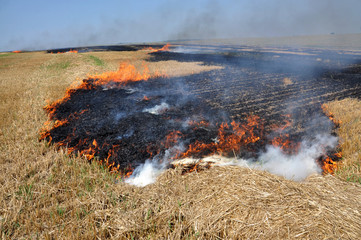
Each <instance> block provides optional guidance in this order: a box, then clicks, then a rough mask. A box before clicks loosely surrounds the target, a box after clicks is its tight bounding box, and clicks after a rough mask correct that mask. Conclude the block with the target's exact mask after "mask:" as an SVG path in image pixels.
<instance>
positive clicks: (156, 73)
mask: <svg viewBox="0 0 361 240" xmlns="http://www.w3.org/2000/svg"><path fill="white" fill-rule="evenodd" d="M162 47H163V45H147V46H120V47H116V46H112V47H110V48H109V49H107V47H106V46H103V47H96V48H79V49H77V48H71V49H70V48H69V49H57V50H56V49H55V50H49V51H48V52H20V53H7V54H3V55H1V54H0V73H1V74H0V78H1V81H0V86H1V88H0V91H1V93H2V94H1V95H0V96H1V99H2V105H1V109H2V111H0V117H1V121H0V127H1V134H0V141H1V144H0V150H1V151H0V183H1V184H0V190H1V191H0V192H1V194H0V238H1V239H33V238H34V239H36V238H44V239H57V238H59V239H94V237H98V238H101V239H104V238H113V239H132V238H133V239H162V238H174V239H184V238H190V239H243V238H250V239H255V238H258V239H270V238H280V239H286V238H291V239H295V238H306V239H321V238H322V239H325V238H328V239H336V238H337V239H339V238H347V239H360V237H361V231H360V228H359V223H360V221H361V212H360V210H359V209H360V208H361V206H360V202H361V187H360V183H361V180H360V179H361V175H360V172H361V171H360V167H359V166H360V165H359V162H360V159H361V153H360V152H361V151H360V148H361V142H360V138H359V135H360V134H361V132H360V126H361V124H360V119H361V118H360V116H361V112H360V109H361V101H360V97H361V82H360V75H361V71H360V69H361V68H360V55H359V52H357V51H351V50H342V49H339V50H335V49H334V50H329V49H326V48H315V47H313V48H300V47H298V48H286V47H282V48H281V47H265V46H260V47H255V46H240V45H237V44H231V43H229V44H219V43H217V44H210V43H209V44H205V43H197V42H188V43H173V44H171V45H168V46H164V47H163V48H162ZM52 52H53V53H57V52H61V53H64V54H51V53H52ZM74 81H75V82H74ZM44 110H45V111H44ZM39 131H40V132H39Z"/></svg>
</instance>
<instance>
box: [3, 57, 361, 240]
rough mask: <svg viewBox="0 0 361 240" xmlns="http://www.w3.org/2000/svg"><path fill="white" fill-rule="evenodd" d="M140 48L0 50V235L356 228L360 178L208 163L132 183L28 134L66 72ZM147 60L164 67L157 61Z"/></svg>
mask: <svg viewBox="0 0 361 240" xmlns="http://www.w3.org/2000/svg"><path fill="white" fill-rule="evenodd" d="M88 55H93V56H95V57H97V58H99V59H101V60H102V61H104V63H105V64H104V65H97V64H95V62H94V61H92V60H91V59H90V58H89V57H88ZM146 58H147V55H146V53H145V52H144V51H139V52H135V53H134V52H132V53H130V52H122V53H119V52H104V53H84V54H54V55H51V54H44V53H40V52H39V53H21V54H12V55H8V56H4V57H1V58H0V87H1V88H0V89H1V94H0V100H1V111H0V120H1V125H0V129H1V132H0V238H1V239H38V238H39V239H94V238H96V237H97V238H115V239H117V238H120V239H129V238H134V239H143V238H144V239H145V238H146V239H161V238H170V239H179V238H189V239H197V238H200V239H208V238H209V239H220V238H221V239H230V238H260V239H270V238H278V239H285V238H292V239H293V238H306V239H308V238H311V239H321V238H323V239H324V238H328V239H335V238H346V239H360V238H361V230H360V227H359V223H360V222H361V212H360V202H361V185H360V184H355V183H348V182H344V181H342V180H339V179H337V178H335V177H332V176H327V177H322V176H312V177H310V178H308V179H307V180H306V181H305V182H303V183H298V182H292V181H289V180H285V179H283V178H281V177H277V176H274V175H272V174H269V173H266V172H261V171H256V170H250V169H245V168H239V167H214V168H211V169H210V170H208V171H204V172H200V173H191V174H187V175H184V176H182V175H181V174H180V170H179V169H170V170H167V171H166V172H165V173H164V174H162V175H161V176H160V177H159V179H158V181H157V182H156V183H155V184H153V185H149V186H147V187H144V188H137V187H133V186H130V185H127V184H124V183H122V182H118V180H117V179H116V178H115V176H114V175H110V174H109V173H108V172H107V171H106V170H104V169H103V168H102V167H101V166H99V165H97V164H96V163H93V164H89V163H87V162H86V161H85V160H84V159H82V158H79V157H77V158H70V157H68V156H66V155H65V154H64V153H63V152H56V151H55V149H53V147H51V146H47V144H46V143H43V142H38V140H37V138H38V131H39V129H40V128H41V127H42V124H43V123H44V122H45V121H46V116H45V114H44V112H43V110H42V107H43V106H44V105H45V104H46V100H48V99H50V100H55V99H58V98H60V97H62V96H63V94H64V91H65V89H66V88H67V87H68V86H69V85H70V84H71V83H72V82H73V81H74V80H75V79H76V78H83V77H85V76H86V75H87V74H88V73H95V72H102V71H107V70H115V69H117V67H118V64H119V62H120V61H129V62H134V63H135V64H138V65H141V62H142V60H143V59H146ZM157 64H158V65H157ZM170 64H171V65H173V66H175V65H177V66H180V65H181V64H182V63H174V62H171V63H170ZM196 65H198V64H195V65H194V67H195V68H198V67H197V66H196ZM186 67H187V68H188V67H191V66H188V65H187V66H186ZM149 68H150V69H151V70H152V69H155V68H158V70H159V71H167V63H166V62H163V63H156V65H153V66H152V65H151V64H150V66H149ZM190 72H192V71H190ZM172 74H177V71H175V72H174V73H169V75H172ZM358 104H359V103H358ZM360 116H361V115H360V113H359V115H358V119H359V118H360ZM345 123H347V122H345ZM358 149H359V148H358ZM350 151H352V150H351V149H350ZM350 154H352V153H350ZM358 156H360V155H358ZM345 159H346V155H345Z"/></svg>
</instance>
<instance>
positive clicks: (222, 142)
mask: <svg viewBox="0 0 361 240" xmlns="http://www.w3.org/2000/svg"><path fill="white" fill-rule="evenodd" d="M259 120H260V119H259V117H258V116H250V117H248V119H247V123H246V124H243V125H241V123H239V122H235V121H233V122H231V125H230V126H229V125H228V124H227V123H222V124H221V125H220V127H219V130H218V137H217V139H216V141H214V142H211V143H203V142H200V141H196V142H195V143H193V144H190V145H189V147H188V150H187V151H186V152H184V153H180V154H178V156H177V157H179V158H185V157H189V156H192V155H196V154H197V153H200V152H202V153H207V155H211V154H215V153H218V154H221V155H222V154H229V153H230V152H238V151H240V150H241V148H243V147H245V146H247V145H248V144H251V143H255V142H257V141H259V140H260V136H261V135H262V130H263V129H262V128H261V127H260V124H259ZM255 129H258V130H259V129H260V131H259V132H258V134H259V136H257V134H256V133H255V132H254V130H255Z"/></svg>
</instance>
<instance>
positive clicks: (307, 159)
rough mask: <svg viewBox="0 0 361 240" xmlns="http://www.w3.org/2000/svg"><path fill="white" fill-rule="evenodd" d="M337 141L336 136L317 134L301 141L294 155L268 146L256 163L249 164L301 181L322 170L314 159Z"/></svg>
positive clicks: (333, 146) (334, 145) (335, 144)
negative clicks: (309, 139) (309, 140)
mask: <svg viewBox="0 0 361 240" xmlns="http://www.w3.org/2000/svg"><path fill="white" fill-rule="evenodd" d="M337 142H338V139H337V137H334V136H331V135H318V136H316V139H315V140H314V141H311V142H308V141H303V142H302V144H301V146H300V150H299V152H298V153H297V154H295V155H287V154H285V153H284V152H283V151H282V150H281V149H280V148H278V147H275V146H268V147H267V149H266V152H264V153H262V154H261V155H260V157H259V159H258V161H257V163H256V164H252V165H251V166H253V167H255V168H257V169H261V170H266V171H268V172H270V173H273V174H276V175H279V176H283V177H285V178H287V179H291V180H295V181H302V180H304V179H305V178H306V177H308V176H309V175H311V174H313V173H321V172H322V169H321V168H320V166H319V165H318V164H317V163H316V160H317V158H318V157H320V156H322V155H323V154H326V150H327V149H330V148H335V147H336V146H337ZM250 164H251V163H250Z"/></svg>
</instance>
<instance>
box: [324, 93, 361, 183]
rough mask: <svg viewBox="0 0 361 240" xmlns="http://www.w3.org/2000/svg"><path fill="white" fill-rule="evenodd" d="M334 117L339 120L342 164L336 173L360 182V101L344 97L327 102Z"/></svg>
mask: <svg viewBox="0 0 361 240" xmlns="http://www.w3.org/2000/svg"><path fill="white" fill-rule="evenodd" d="M327 106H328V109H329V110H330V112H332V113H333V114H334V116H335V117H336V119H338V120H341V124H340V128H339V129H338V131H337V132H338V136H339V137H340V138H341V148H342V153H343V159H342V165H341V166H340V168H339V170H338V171H337V175H338V176H339V177H341V178H342V179H344V180H346V181H352V182H358V183H361V137H360V136H361V101H360V100H357V99H344V100H341V101H334V102H330V103H328V104H327Z"/></svg>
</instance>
